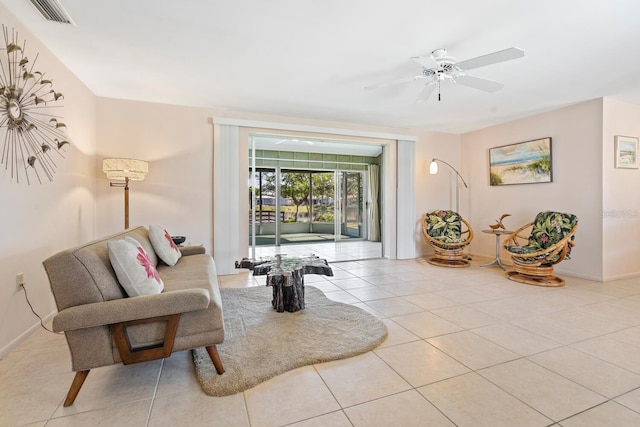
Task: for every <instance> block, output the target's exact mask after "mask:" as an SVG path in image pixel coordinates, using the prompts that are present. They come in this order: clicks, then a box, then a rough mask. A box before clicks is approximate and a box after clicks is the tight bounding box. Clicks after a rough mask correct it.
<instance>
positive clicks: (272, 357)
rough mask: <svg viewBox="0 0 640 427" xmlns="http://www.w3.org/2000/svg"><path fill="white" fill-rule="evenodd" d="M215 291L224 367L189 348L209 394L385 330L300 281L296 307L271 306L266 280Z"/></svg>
mask: <svg viewBox="0 0 640 427" xmlns="http://www.w3.org/2000/svg"><path fill="white" fill-rule="evenodd" d="M220 292H221V293H222V307H223V312H224V325H225V339H224V342H223V343H222V344H218V345H217V346H216V347H217V348H218V352H219V353H220V358H221V359H222V364H223V365H224V368H225V373H224V374H222V375H218V374H217V373H216V370H215V368H214V367H213V363H211V359H210V358H209V355H208V354H207V351H206V350H205V349H204V348H198V349H194V350H193V360H194V363H195V367H196V375H197V377H198V381H199V382H200V385H201V386H202V389H203V390H204V392H205V393H207V394H209V395H212V396H228V395H231V394H235V393H239V392H241V391H244V390H247V389H249V388H251V387H253V386H255V385H258V384H260V383H261V382H263V381H265V380H268V379H269V378H272V377H274V376H276V375H278V374H281V373H283V372H286V371H289V370H291V369H295V368H299V367H301V366H306V365H312V364H315V363H321V362H328V361H331V360H337V359H343V358H347V357H352V356H356V355H358V354H362V353H365V352H367V351H369V350H372V349H374V348H375V347H377V346H378V345H380V344H381V343H382V341H383V340H384V339H385V337H386V336H387V328H386V327H385V325H384V323H382V322H381V321H380V320H379V319H378V318H376V317H375V316H373V315H372V314H370V313H367V312H366V311H364V310H362V309H360V308H358V307H354V306H352V305H348V304H343V303H340V302H335V301H332V300H330V299H328V298H327V297H326V296H325V295H324V294H323V293H322V291H321V290H319V289H318V288H314V287H312V286H305V303H306V308H305V309H304V310H301V311H297V312H295V313H288V312H284V313H278V312H276V311H275V310H274V309H273V308H272V306H271V299H272V289H271V288H268V287H266V286H265V287H262V286H259V287H252V288H240V289H235V288H225V289H221V290H220Z"/></svg>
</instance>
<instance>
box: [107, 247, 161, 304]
mask: <svg viewBox="0 0 640 427" xmlns="http://www.w3.org/2000/svg"><path fill="white" fill-rule="evenodd" d="M107 245H108V248H109V260H110V261H111V265H112V266H113V269H114V271H115V272H116V276H117V277H118V281H119V282H120V284H121V285H122V287H123V288H124V290H125V291H126V292H127V295H129V296H130V297H135V296H140V295H149V294H159V293H160V292H162V290H163V289H164V283H163V281H162V279H161V278H160V275H159V274H158V270H156V267H155V265H154V264H153V261H152V260H151V259H150V258H149V255H148V254H147V251H145V250H144V248H143V247H142V245H141V244H140V243H139V242H138V241H137V240H136V239H133V238H131V237H129V236H127V237H125V238H124V239H121V240H114V241H110V242H108V243H107Z"/></svg>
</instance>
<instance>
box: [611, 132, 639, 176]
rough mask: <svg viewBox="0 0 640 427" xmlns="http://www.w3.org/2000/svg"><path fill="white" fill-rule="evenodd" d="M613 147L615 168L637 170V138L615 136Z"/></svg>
mask: <svg viewBox="0 0 640 427" xmlns="http://www.w3.org/2000/svg"><path fill="white" fill-rule="evenodd" d="M615 146H616V154H615V167H617V168H625V169H638V138H634V137H632V136H622V135H616V136H615Z"/></svg>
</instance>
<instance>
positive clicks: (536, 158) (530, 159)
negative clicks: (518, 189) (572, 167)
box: [489, 138, 552, 186]
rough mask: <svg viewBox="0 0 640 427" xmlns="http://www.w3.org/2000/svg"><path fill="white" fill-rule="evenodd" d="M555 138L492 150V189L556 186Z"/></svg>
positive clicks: (490, 176)
mask: <svg viewBox="0 0 640 427" xmlns="http://www.w3.org/2000/svg"><path fill="white" fill-rule="evenodd" d="M551 165H552V163H551V138H541V139H535V140H533V141H526V142H519V143H517V144H510V145H503V146H501V147H494V148H490V149H489V182H490V184H491V185H492V186H497V185H512V184H538V183H543V182H552V173H551V172H552V170H551V169H552V168H551Z"/></svg>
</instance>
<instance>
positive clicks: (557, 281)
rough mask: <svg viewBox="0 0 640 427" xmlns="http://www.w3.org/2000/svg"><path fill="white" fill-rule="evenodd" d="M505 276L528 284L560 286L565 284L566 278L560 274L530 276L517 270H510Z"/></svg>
mask: <svg viewBox="0 0 640 427" xmlns="http://www.w3.org/2000/svg"><path fill="white" fill-rule="evenodd" d="M505 276H506V277H507V279H509V280H513V281H514V282H519V283H525V284H527V285H535V286H548V287H560V286H564V283H565V282H564V280H563V279H561V278H559V277H558V276H529V275H525V274H521V273H518V272H517V271H508V272H506V273H505Z"/></svg>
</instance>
